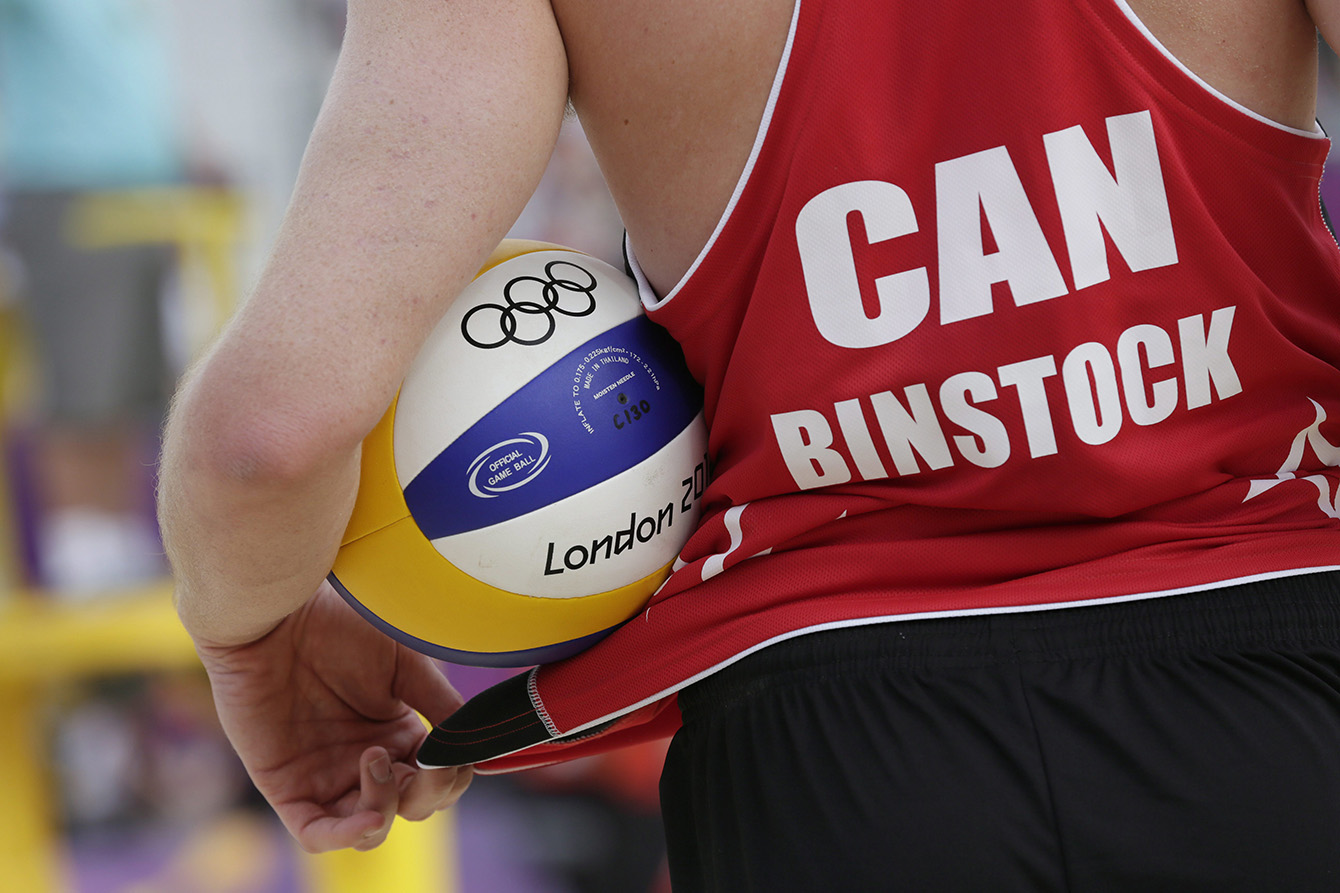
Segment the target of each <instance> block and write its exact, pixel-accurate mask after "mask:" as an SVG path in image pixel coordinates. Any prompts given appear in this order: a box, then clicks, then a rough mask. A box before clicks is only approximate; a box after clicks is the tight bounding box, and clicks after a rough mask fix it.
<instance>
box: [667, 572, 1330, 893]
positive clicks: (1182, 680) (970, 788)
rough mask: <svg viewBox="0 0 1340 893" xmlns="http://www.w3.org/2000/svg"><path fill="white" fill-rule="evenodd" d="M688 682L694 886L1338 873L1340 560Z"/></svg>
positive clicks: (674, 764) (1293, 887)
mask: <svg viewBox="0 0 1340 893" xmlns="http://www.w3.org/2000/svg"><path fill="white" fill-rule="evenodd" d="M680 705H681V708H682V710H683V712H684V727H683V729H682V730H681V731H680V732H679V733H678V734H677V735H676V737H675V739H674V741H673V743H672V745H671V748H670V753H669V757H668V759H667V762H666V767H665V772H664V774H663V776H662V779H661V798H662V807H663V811H664V814H665V820H666V833H667V838H668V845H669V853H670V864H671V876H672V880H673V882H674V889H675V891H676V893H694V891H720V893H747V891H789V890H796V891H824V893H831V891H911V893H927V891H930V893H940V891H945V893H951V891H961V893H1013V891H1029V893H1040V891H1067V893H1096V891H1104V893H1107V891H1112V893H1117V891H1121V893H1132V891H1135V893H1156V891H1178V893H1186V891H1207V893H1210V891H1213V893H1232V891H1242V893H1271V891H1279V893H1305V891H1328V893H1334V891H1340V575H1335V574H1320V575H1309V576H1301V577H1292V578H1287V579H1281V580H1273V581H1267V582H1261V583H1254V584H1250V585H1243V586H1237V587H1233V588H1231V589H1224V590H1220V591H1216V592H1210V593H1200V594H1191V595H1180V596H1172V597H1167V598H1157V599H1149V600H1143V601H1137V602H1129V603H1124V604H1118V605H1107V606H1101V607H1082V608H1072V609H1065V610H1053V611H1041V612H1030V613H1023V614H1007V615H996V616H986V617H968V618H953V619H945V620H923V621H906V622H901V623H888V624H881V625H878V626H867V627H861V628H856V629H846V630H838V631H831V632H824V633H816V634H812V635H806V636H802V637H800V638H797V639H794V640H791V641H789V642H785V643H782V644H779V645H775V646H773V647H770V648H767V649H765V650H763V651H761V652H759V653H758V654H755V655H752V656H750V657H747V658H745V659H744V660H742V661H740V662H739V663H737V664H736V665H734V666H732V667H729V668H727V669H726V670H724V671H722V672H721V673H719V674H717V675H716V676H713V677H711V678H709V679H707V680H705V681H703V682H700V683H698V684H696V685H694V686H691V687H690V688H688V689H686V690H685V691H683V692H681V694H680Z"/></svg>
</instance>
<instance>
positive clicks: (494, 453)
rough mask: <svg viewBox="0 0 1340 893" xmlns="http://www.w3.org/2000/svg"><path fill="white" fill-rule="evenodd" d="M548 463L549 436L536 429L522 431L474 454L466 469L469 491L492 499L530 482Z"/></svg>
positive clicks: (482, 497) (483, 497)
mask: <svg viewBox="0 0 1340 893" xmlns="http://www.w3.org/2000/svg"><path fill="white" fill-rule="evenodd" d="M548 464H549V439H548V438H547V437H545V436H544V435H543V434H540V433H539V432H537V431H523V432H522V433H521V434H519V435H518V436H516V437H510V438H508V439H507V440H504V441H502V442H501V443H495V444H494V445H493V446H491V447H489V448H488V449H487V450H485V451H484V452H482V453H480V454H479V455H478V456H476V457H475V460H474V461H473V462H471V463H470V468H469V470H468V471H467V472H466V474H467V475H468V477H469V480H470V492H471V493H473V494H474V495H476V496H478V497H480V498H481V499H493V498H495V497H497V496H501V495H502V494H504V493H506V492H507V491H509V490H515V489H517V488H518V487H524V486H525V485H526V484H529V483H530V482H531V481H533V480H535V478H537V477H539V475H540V472H542V471H544V469H545V466H547V465H548Z"/></svg>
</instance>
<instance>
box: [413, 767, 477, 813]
mask: <svg viewBox="0 0 1340 893" xmlns="http://www.w3.org/2000/svg"><path fill="white" fill-rule="evenodd" d="M473 774H474V773H473V771H472V770H471V769H470V767H469V766H464V767H461V768H447V769H417V770H415V771H414V775H413V777H412V778H411V779H410V781H409V785H408V786H407V787H406V788H405V789H404V791H403V792H402V793H401V795H400V807H399V813H400V816H401V817H402V818H406V819H409V820H410V821H412V822H420V821H423V820H424V819H426V818H428V817H429V816H430V815H432V814H433V813H435V812H441V811H442V810H444V809H446V808H448V807H449V806H453V805H454V804H455V803H456V801H457V800H459V799H461V795H462V794H463V793H465V789H466V788H467V787H469V786H470V779H471V777H472V776H473Z"/></svg>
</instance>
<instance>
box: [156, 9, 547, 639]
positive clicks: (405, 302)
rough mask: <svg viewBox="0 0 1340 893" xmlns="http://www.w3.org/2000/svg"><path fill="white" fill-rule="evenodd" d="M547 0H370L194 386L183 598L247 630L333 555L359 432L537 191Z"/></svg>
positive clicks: (175, 504) (178, 527)
mask: <svg viewBox="0 0 1340 893" xmlns="http://www.w3.org/2000/svg"><path fill="white" fill-rule="evenodd" d="M565 91H566V68H565V60H564V55H563V47H562V44H561V41H560V39H559V35H558V32H557V29H556V26H555V24H554V21H553V16H552V13H551V11H550V9H549V6H548V4H547V2H544V0H506V2H487V0H451V2H428V0H353V2H351V3H350V5H349V26H348V32H347V36H346V42H345V47H344V50H343V53H342V55H341V59H340V63H339V66H338V68H337V70H336V74H335V78H334V80H333V83H332V86H331V89H330V93H329V95H328V98H327V102H326V105H325V107H324V108H323V110H322V113H321V116H320V119H319V121H318V123H317V126H316V129H315V131H314V134H313V137H312V140H311V144H310V146H309V148H308V152H307V155H306V157H305V159H304V162H303V166H302V171H301V174H300V178H299V182H298V186H297V189H296V191H295V194H294V197H293V201H292V205H291V207H290V209H289V212H288V214H287V217H286V219H285V222H284V225H283V227H282V229H281V233H280V235H279V238H278V239H277V243H276V247H275V249H274V254H273V257H272V259H271V262H270V263H269V265H268V267H267V269H266V270H265V272H264V274H263V276H262V278H261V281H260V283H259V286H258V287H257V289H256V292H255V294H254V295H253V296H252V298H251V299H250V300H249V301H248V303H247V304H246V305H245V307H244V308H243V309H242V311H241V312H240V313H239V314H238V316H237V318H236V319H235V320H234V322H233V323H232V325H231V326H230V327H229V329H228V331H227V332H226V333H225V335H224V336H223V337H222V339H221V340H220V342H219V343H218V344H217V345H216V347H215V348H214V349H213V351H212V352H211V353H210V354H209V356H208V357H207V358H206V360H205V361H204V362H203V363H202V364H200V366H199V368H197V369H196V370H195V372H194V374H193V375H192V376H191V377H190V379H189V381H188V382H187V383H186V384H185V386H184V387H183V388H182V390H181V392H180V395H179V398H178V402H177V406H176V408H175V411H174V413H173V415H172V418H171V422H170V425H169V429H168V435H167V441H166V445H165V451H164V461H163V468H162V485H161V491H162V497H161V500H160V504H161V512H162V516H163V522H164V528H165V535H166V540H167V548H168V552H169V556H170V558H171V559H172V561H173V565H174V569H175V571H176V574H177V578H178V597H179V609H180V612H181V615H182V617H183V619H184V622H185V623H186V626H187V628H188V629H189V630H190V631H191V633H192V634H193V635H194V636H195V637H196V638H197V639H198V640H201V641H205V642H208V643H212V644H235V643H239V642H245V641H250V640H252V639H255V638H256V637H258V636H259V635H260V634H262V633H264V632H265V631H267V630H268V629H270V628H272V627H273V626H274V625H275V624H276V623H277V622H278V621H279V620H280V618H282V617H284V616H285V615H287V614H288V613H289V612H291V611H293V610H294V609H295V608H297V607H298V606H299V605H300V604H302V603H303V602H304V601H305V600H306V599H307V598H308V597H309V596H311V594H312V593H313V591H315V589H316V588H317V586H318V584H319V583H320V582H321V580H322V578H323V577H324V576H325V574H326V572H327V571H328V570H329V568H330V565H331V560H332V557H333V554H334V549H335V546H336V544H337V542H338V537H339V534H340V533H341V532H342V530H343V527H344V523H345V521H346V520H347V517H348V513H349V510H350V507H351V505H352V498H353V492H354V488H355V483H356V474H357V448H358V444H359V442H360V441H361V440H362V438H363V436H364V435H365V434H366V432H367V431H368V430H370V429H371V427H372V426H373V425H374V424H375V422H376V421H377V419H378V418H379V417H380V415H381V413H382V412H383V410H384V409H385V407H386V406H387V405H388V404H389V402H390V400H391V398H392V396H393V395H394V392H395V389H396V387H397V385H398V384H399V381H400V379H401V377H402V375H403V372H404V370H405V368H406V367H407V366H408V364H409V362H410V360H411V358H412V357H413V356H414V354H415V352H416V351H417V349H418V347H419V345H420V343H421V340H422V338H423V337H424V336H426V334H427V332H428V331H429V330H430V329H431V327H432V325H433V323H434V322H435V321H436V319H437V318H438V317H439V316H440V315H441V313H442V312H443V310H444V309H445V308H446V306H447V304H448V303H449V302H450V300H451V299H452V297H453V296H454V295H455V294H456V293H457V291H458V290H459V289H460V288H461V287H462V285H463V284H464V283H465V282H467V281H468V280H469V278H470V277H471V276H472V275H473V274H474V272H475V271H476V270H477V269H478V266H479V264H480V263H481V262H482V260H483V259H484V258H485V257H486V256H487V254H488V252H489V251H490V250H491V249H492V248H493V247H494V245H495V244H496V243H497V242H498V240H499V239H500V238H502V236H503V235H504V234H505V233H506V231H507V229H508V227H509V226H510V225H511V223H512V221H513V220H514V219H515V217H516V215H517V214H518V213H519V212H520V209H521V208H522V206H523V205H524V203H525V200H526V199H527V198H528V197H529V195H530V193H531V192H532V191H533V189H534V187H535V184H536V183H537V182H538V180H539V177H540V175H541V173H542V172H543V169H544V165H545V162H546V161H547V159H548V155H549V152H550V150H551V149H552V146H553V143H554V140H555V139H556V135H557V130H558V127H559V125H560V123H561V119H562V113H563V105H564V98H565V95H566V94H565Z"/></svg>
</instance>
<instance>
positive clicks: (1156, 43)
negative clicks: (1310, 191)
mask: <svg viewBox="0 0 1340 893" xmlns="http://www.w3.org/2000/svg"><path fill="white" fill-rule="evenodd" d="M1112 2H1113V3H1115V4H1116V6H1117V8H1118V9H1120V10H1121V11H1122V13H1123V14H1124V15H1125V16H1126V18H1127V19H1129V20H1130V22H1131V24H1132V25H1134V26H1135V27H1136V28H1137V29H1138V30H1139V31H1140V33H1141V34H1143V35H1144V36H1145V40H1147V41H1149V43H1150V45H1151V46H1153V47H1154V48H1155V49H1156V50H1158V51H1159V52H1160V53H1162V54H1163V55H1164V56H1165V57H1166V58H1167V59H1168V61H1170V62H1172V63H1173V64H1174V65H1176V66H1177V67H1178V68H1180V69H1181V70H1182V72H1183V73H1184V74H1186V76H1187V77H1189V78H1191V80H1193V81H1195V82H1196V83H1197V84H1198V85H1200V87H1201V89H1203V90H1204V91H1205V92H1206V93H1208V94H1210V95H1211V96H1213V97H1215V98H1216V99H1218V100H1219V101H1220V102H1223V103H1224V104H1225V105H1227V106H1229V107H1230V108H1233V109H1236V110H1237V111H1239V112H1241V113H1242V114H1244V115H1246V116H1247V117H1249V118H1252V119H1254V120H1256V121H1260V122H1261V123H1262V124H1269V125H1270V126H1271V127H1274V128H1276V129H1277V130H1283V131H1284V132H1286V133H1295V134H1297V135H1299V136H1305V137H1308V138H1310V139H1326V134H1325V133H1324V132H1323V131H1322V129H1321V124H1320V123H1315V124H1314V125H1313V126H1314V127H1315V128H1316V129H1315V130H1300V129H1299V128H1297V127H1291V126H1289V125H1288V124H1281V123H1280V122H1278V121H1275V120H1273V119H1271V118H1267V117H1266V116H1265V115H1263V114H1261V113H1260V112H1254V111H1252V110H1251V109H1249V108H1247V106H1245V105H1243V104H1242V103H1240V102H1238V101H1237V100H1235V99H1232V98H1230V97H1228V96H1225V95H1224V94H1223V93H1220V92H1219V91H1218V90H1216V89H1215V88H1214V87H1212V86H1211V85H1210V84H1209V83H1208V82H1207V81H1206V80H1205V79H1204V78H1202V77H1201V76H1200V75H1198V74H1196V73H1195V72H1194V71H1192V70H1191V69H1190V68H1187V67H1186V65H1185V64H1184V63H1183V62H1182V60H1181V59H1178V58H1177V57H1176V56H1174V55H1173V54H1172V52H1171V51H1170V50H1169V49H1168V48H1167V47H1166V46H1164V45H1163V43H1162V42H1161V41H1160V40H1159V39H1158V38H1157V37H1155V36H1154V34H1153V32H1151V31H1150V30H1149V29H1148V28H1147V27H1145V23H1144V22H1142V21H1140V17H1139V16H1137V15H1136V14H1135V10H1133V9H1131V7H1130V4H1128V3H1127V2H1126V0H1112Z"/></svg>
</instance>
